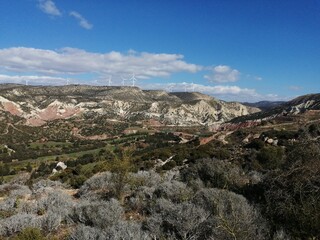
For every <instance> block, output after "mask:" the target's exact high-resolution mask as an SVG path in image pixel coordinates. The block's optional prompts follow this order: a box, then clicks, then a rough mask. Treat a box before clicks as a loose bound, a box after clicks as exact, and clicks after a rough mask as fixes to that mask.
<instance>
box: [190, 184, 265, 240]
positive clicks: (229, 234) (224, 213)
mask: <svg viewBox="0 0 320 240" xmlns="http://www.w3.org/2000/svg"><path fill="white" fill-rule="evenodd" d="M193 202H194V203H195V204H197V206H199V207H202V208H203V209H208V210H209V211H211V217H210V218H209V219H208V221H207V222H206V224H205V225H203V229H202V235H201V236H202V238H206V237H205V236H207V237H208V236H211V238H212V239H252V240H253V239H265V237H266V236H265V235H266V232H267V228H266V224H265V221H264V219H263V218H262V217H261V215H260V213H259V212H258V211H257V210H256V209H255V208H254V207H252V206H251V205H250V204H249V203H248V201H247V200H246V199H245V198H244V197H243V196H241V195H238V194H235V193H233V192H230V191H227V190H219V189H203V190H200V191H199V192H198V193H197V194H196V196H195V198H194V199H193Z"/></svg>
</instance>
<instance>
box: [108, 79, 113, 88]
mask: <svg viewBox="0 0 320 240" xmlns="http://www.w3.org/2000/svg"><path fill="white" fill-rule="evenodd" d="M111 79H112V76H110V77H109V78H108V86H109V87H110V86H111V83H112V80H111Z"/></svg>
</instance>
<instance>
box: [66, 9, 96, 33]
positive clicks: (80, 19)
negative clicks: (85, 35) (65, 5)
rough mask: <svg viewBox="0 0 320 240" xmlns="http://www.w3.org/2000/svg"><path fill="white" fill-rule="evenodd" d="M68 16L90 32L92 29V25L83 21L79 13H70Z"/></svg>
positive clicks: (85, 20)
mask: <svg viewBox="0 0 320 240" xmlns="http://www.w3.org/2000/svg"><path fill="white" fill-rule="evenodd" d="M70 16H72V17H74V18H75V19H77V20H78V21H79V25H80V26H81V27H83V28H85V29H87V30H90V29H91V28H92V27H93V25H92V24H91V23H89V22H88V20H87V19H85V18H84V17H83V16H82V15H81V14H80V13H78V12H76V11H71V12H70Z"/></svg>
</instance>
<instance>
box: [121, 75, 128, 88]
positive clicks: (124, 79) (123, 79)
mask: <svg viewBox="0 0 320 240" xmlns="http://www.w3.org/2000/svg"><path fill="white" fill-rule="evenodd" d="M121 79H122V86H124V81H127V80H128V79H126V78H124V77H123V76H121Z"/></svg>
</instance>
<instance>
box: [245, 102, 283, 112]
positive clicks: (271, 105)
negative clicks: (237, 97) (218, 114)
mask: <svg viewBox="0 0 320 240" xmlns="http://www.w3.org/2000/svg"><path fill="white" fill-rule="evenodd" d="M284 103H285V102H284V101H260V102H255V103H248V102H244V103H242V104H243V105H245V106H250V107H256V108H260V109H261V110H262V111H265V110H270V109H271V108H275V107H277V106H280V105H282V104H284Z"/></svg>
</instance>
